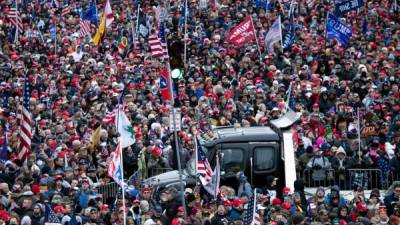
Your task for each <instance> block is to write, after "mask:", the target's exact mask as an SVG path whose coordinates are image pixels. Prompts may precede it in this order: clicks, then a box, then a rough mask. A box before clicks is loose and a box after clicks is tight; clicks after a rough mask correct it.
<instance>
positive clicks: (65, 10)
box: [61, 5, 71, 17]
mask: <svg viewBox="0 0 400 225" xmlns="http://www.w3.org/2000/svg"><path fill="white" fill-rule="evenodd" d="M70 13H71V9H70V8H69V5H64V7H63V8H62V10H61V16H62V17H64V16H68V15H69V14H70Z"/></svg>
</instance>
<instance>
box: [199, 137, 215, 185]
mask: <svg viewBox="0 0 400 225" xmlns="http://www.w3.org/2000/svg"><path fill="white" fill-rule="evenodd" d="M196 174H197V175H198V176H199V179H200V182H201V184H202V185H203V187H204V186H207V185H208V184H209V183H210V182H211V181H212V176H213V171H212V169H211V165H210V163H209V162H208V159H207V157H206V154H205V153H204V151H203V149H202V148H201V145H200V142H199V140H198V139H197V138H196Z"/></svg>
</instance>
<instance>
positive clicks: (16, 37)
mask: <svg viewBox="0 0 400 225" xmlns="http://www.w3.org/2000/svg"><path fill="white" fill-rule="evenodd" d="M15 10H16V11H17V13H16V15H17V16H16V18H15V20H16V24H17V25H16V26H15V43H17V42H18V35H19V31H18V25H19V12H18V1H17V0H15ZM21 22H22V19H21Z"/></svg>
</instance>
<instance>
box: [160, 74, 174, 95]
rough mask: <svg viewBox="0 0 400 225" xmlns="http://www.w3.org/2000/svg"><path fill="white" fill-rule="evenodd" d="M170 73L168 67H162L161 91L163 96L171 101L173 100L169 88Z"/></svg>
mask: <svg viewBox="0 0 400 225" xmlns="http://www.w3.org/2000/svg"><path fill="white" fill-rule="evenodd" d="M168 76H169V74H168V71H167V69H165V68H164V69H161V70H160V92H161V98H162V99H163V100H164V101H170V100H171V90H170V89H169V79H168V78H169V77H168Z"/></svg>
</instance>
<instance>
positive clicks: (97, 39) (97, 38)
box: [93, 15, 106, 46]
mask: <svg viewBox="0 0 400 225" xmlns="http://www.w3.org/2000/svg"><path fill="white" fill-rule="evenodd" d="M105 31H106V16H105V15H103V17H102V18H101V22H100V26H99V29H97V32H96V34H95V35H94V37H93V43H94V45H96V46H97V45H99V43H100V40H101V38H102V37H103V35H104V33H105Z"/></svg>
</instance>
